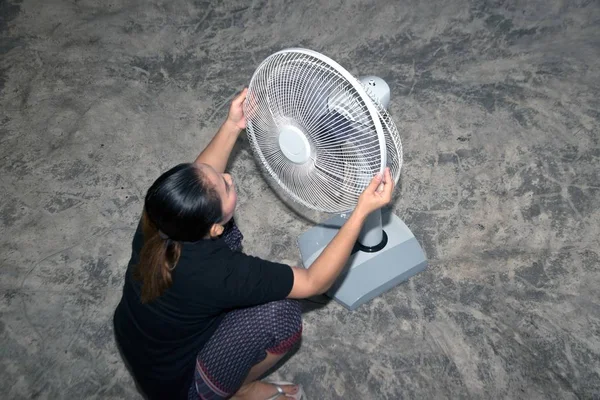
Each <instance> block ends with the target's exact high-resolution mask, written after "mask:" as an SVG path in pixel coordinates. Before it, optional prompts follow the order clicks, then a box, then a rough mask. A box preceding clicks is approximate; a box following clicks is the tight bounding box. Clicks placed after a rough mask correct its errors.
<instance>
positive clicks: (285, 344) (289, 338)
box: [188, 300, 302, 400]
mask: <svg viewBox="0 0 600 400" xmlns="http://www.w3.org/2000/svg"><path fill="white" fill-rule="evenodd" d="M301 335H302V316H301V308H300V303H299V302H297V301H295V300H280V301H274V302H272V303H266V304H262V305H259V306H255V307H249V308H243V309H238V310H234V311H231V312H229V313H227V315H226V316H225V318H223V320H222V321H221V323H220V324H219V327H218V328H217V330H216V331H215V333H214V334H213V335H212V337H211V338H210V339H209V341H208V342H207V343H206V345H204V347H203V348H202V350H200V352H199V353H198V356H197V358H196V371H195V373H194V382H193V383H192V385H191V387H190V390H189V394H188V399H189V400H192V399H193V400H199V399H200V400H220V399H227V398H229V397H231V396H232V395H233V394H235V393H236V392H237V391H238V389H239V388H240V387H241V386H242V383H243V382H244V380H245V379H246V376H247V375H248V372H249V371H250V369H251V368H252V367H253V366H254V365H256V364H258V363H259V362H261V361H263V360H264V359H265V357H266V356H267V353H266V352H269V353H272V354H284V353H287V352H288V351H289V350H291V349H292V348H293V347H294V345H296V343H298V341H299V340H300V337H301Z"/></svg>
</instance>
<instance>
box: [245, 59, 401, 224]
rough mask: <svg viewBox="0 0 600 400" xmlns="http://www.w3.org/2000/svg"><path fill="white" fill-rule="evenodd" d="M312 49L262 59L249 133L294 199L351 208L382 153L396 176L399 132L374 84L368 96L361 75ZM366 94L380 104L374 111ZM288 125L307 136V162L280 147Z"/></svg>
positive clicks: (252, 89) (251, 98) (249, 104)
mask: <svg viewBox="0 0 600 400" xmlns="http://www.w3.org/2000/svg"><path fill="white" fill-rule="evenodd" d="M311 53H312V52H310V51H302V52H299V51H295V50H289V51H281V52H278V53H275V54H273V55H272V56H270V57H268V58H267V59H266V60H265V61H263V62H262V63H261V64H260V65H259V67H258V68H257V70H256V72H255V73H254V75H253V77H252V79H251V82H250V85H249V90H248V95H247V99H246V103H245V114H246V117H247V120H248V124H247V133H248V138H249V141H250V144H251V147H252V150H253V152H254V153H255V155H256V156H257V157H258V158H259V159H260V161H261V164H262V167H263V168H264V169H266V171H267V172H268V173H269V175H271V177H272V178H274V180H275V181H276V182H277V183H278V184H279V185H280V186H281V187H282V188H283V190H284V192H285V193H286V194H287V195H289V196H290V197H291V198H292V199H293V200H295V201H297V202H299V203H300V204H302V205H304V206H306V207H308V208H310V209H313V210H316V211H321V212H328V213H341V212H348V211H351V210H352V209H354V207H355V206H356V203H357V201H358V197H359V196H360V194H361V193H362V192H363V190H364V189H365V187H366V186H367V185H368V184H369V182H370V180H371V178H372V177H373V176H374V175H375V174H376V173H378V172H380V171H381V165H382V155H383V157H384V159H385V160H386V164H387V165H388V166H390V167H391V170H392V176H393V177H394V180H395V181H397V180H398V177H399V174H400V168H401V165H402V147H401V144H400V138H399V135H398V131H397V129H396V127H395V125H394V123H393V121H392V120H391V118H390V117H389V115H388V113H387V112H386V111H385V109H384V108H383V107H382V106H381V104H379V102H378V100H377V99H376V98H375V97H374V96H373V95H372V93H371V92H370V91H369V90H368V87H366V86H362V87H363V88H364V90H365V91H366V92H367V94H368V96H367V97H366V98H365V97H364V96H363V95H361V93H360V92H359V91H357V89H356V87H355V85H360V83H359V82H358V81H356V79H354V78H353V79H354V82H350V81H349V80H348V79H347V78H346V77H345V76H344V75H343V74H342V73H341V72H340V67H339V66H337V64H335V65H333V62H331V63H329V62H327V60H329V59H327V58H326V57H324V56H321V55H319V54H318V53H314V54H316V55H317V56H315V55H313V54H311ZM347 75H349V74H347ZM353 83H354V85H353ZM366 102H370V105H374V106H375V110H376V113H375V115H373V113H372V112H371V111H370V110H369V108H368V106H367V104H366ZM375 118H377V119H378V121H379V123H378V124H377V123H375V121H374V120H375ZM285 126H293V127H295V128H298V129H300V130H301V131H302V132H303V133H304V134H305V136H306V138H307V139H308V142H309V143H310V147H311V149H310V153H311V156H310V159H309V160H308V161H307V162H305V163H304V164H296V163H293V162H291V161H290V160H288V159H287V157H286V156H285V155H284V154H283V152H282V151H281V149H280V147H279V141H278V139H279V132H280V130H281V129H282V128H283V127H285ZM382 127H383V132H381V131H382V129H381V128H382ZM380 134H383V135H384V136H385V139H386V140H385V148H384V149H382V148H381V141H380V136H379V135H380ZM386 155H387V158H386V157H385V156H386Z"/></svg>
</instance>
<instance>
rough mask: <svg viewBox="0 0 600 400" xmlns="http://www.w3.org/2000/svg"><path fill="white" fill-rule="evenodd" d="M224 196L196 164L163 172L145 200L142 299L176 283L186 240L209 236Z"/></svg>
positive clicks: (137, 272)
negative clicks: (173, 275) (176, 271)
mask: <svg viewBox="0 0 600 400" xmlns="http://www.w3.org/2000/svg"><path fill="white" fill-rule="evenodd" d="M222 218H223V210H222V206H221V199H220V197H219V195H218V193H217V192H216V190H215V189H214V187H213V186H212V185H211V184H210V183H208V182H207V181H206V179H205V178H204V177H203V174H202V171H201V170H200V169H199V168H198V167H197V166H196V165H194V164H179V165H178V166H176V167H174V168H171V169H170V170H168V171H167V172H165V173H164V174H162V175H161V176H160V177H159V178H158V179H157V180H156V181H155V182H154V183H153V184H152V186H151V187H150V189H148V193H147V194H146V199H145V201H144V213H143V216H142V231H143V235H144V245H143V247H142V251H141V253H140V262H139V264H138V265H137V266H136V269H135V277H136V278H137V279H138V280H140V281H141V282H142V293H141V301H142V302H143V303H147V302H151V301H152V300H154V299H156V298H157V297H159V296H160V295H162V294H163V293H164V292H165V290H167V289H168V288H169V287H170V286H171V284H172V283H173V280H172V277H171V272H172V271H173V269H174V268H175V266H176V265H177V262H178V261H179V256H180V255H181V249H182V242H196V241H198V240H201V239H203V238H205V237H207V236H208V234H209V232H210V228H211V227H212V225H213V224H215V223H217V222H219V221H221V219H222Z"/></svg>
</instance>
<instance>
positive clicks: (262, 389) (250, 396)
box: [231, 381, 298, 400]
mask: <svg viewBox="0 0 600 400" xmlns="http://www.w3.org/2000/svg"><path fill="white" fill-rule="evenodd" d="M281 388H282V389H283V391H284V392H285V393H287V394H290V395H293V394H296V393H298V386H296V385H281ZM276 394H277V388H276V387H275V385H273V384H272V383H267V382H260V381H254V382H251V383H249V384H247V385H244V386H242V387H241V388H240V390H238V391H237V393H236V394H235V395H234V396H233V397H232V398H231V400H266V399H270V398H271V397H273V396H275V395H276ZM287 398H288V397H286V396H285V395H283V394H282V395H281V396H279V397H275V399H276V400H284V399H287Z"/></svg>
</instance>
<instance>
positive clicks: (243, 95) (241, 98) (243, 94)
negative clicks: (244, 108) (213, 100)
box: [232, 88, 248, 105]
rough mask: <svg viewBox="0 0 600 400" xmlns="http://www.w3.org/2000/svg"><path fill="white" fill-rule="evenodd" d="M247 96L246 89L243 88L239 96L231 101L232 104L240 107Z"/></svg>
mask: <svg viewBox="0 0 600 400" xmlns="http://www.w3.org/2000/svg"><path fill="white" fill-rule="evenodd" d="M247 94H248V88H244V90H242V91H241V92H240V94H238V95H237V96H236V97H235V98H234V99H233V101H232V103H233V104H235V105H241V104H242V103H243V102H244V100H246V96H247Z"/></svg>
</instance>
